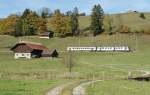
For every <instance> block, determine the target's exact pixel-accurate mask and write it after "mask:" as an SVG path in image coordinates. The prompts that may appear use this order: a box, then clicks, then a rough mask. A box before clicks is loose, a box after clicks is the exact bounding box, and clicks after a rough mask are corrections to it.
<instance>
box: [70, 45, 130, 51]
mask: <svg viewBox="0 0 150 95" xmlns="http://www.w3.org/2000/svg"><path fill="white" fill-rule="evenodd" d="M67 50H68V51H97V52H115V51H116V52H129V51H130V48H129V47H128V46H116V47H67Z"/></svg>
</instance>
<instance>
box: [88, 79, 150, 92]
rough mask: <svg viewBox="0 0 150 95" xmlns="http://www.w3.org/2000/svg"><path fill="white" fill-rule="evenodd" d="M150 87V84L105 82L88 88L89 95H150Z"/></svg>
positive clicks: (118, 81)
mask: <svg viewBox="0 0 150 95" xmlns="http://www.w3.org/2000/svg"><path fill="white" fill-rule="evenodd" d="M149 86H150V83H149V82H137V81H126V80H124V81H123V80H121V81H120V80H117V81H116V80H113V81H103V82H99V83H95V84H93V85H90V86H89V87H88V88H87V93H88V94H87V95H148V94H149V93H150V90H149Z"/></svg>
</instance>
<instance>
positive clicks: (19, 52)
mask: <svg viewBox="0 0 150 95" xmlns="http://www.w3.org/2000/svg"><path fill="white" fill-rule="evenodd" d="M11 50H12V51H13V52H14V58H15V59H18V58H27V59H30V58H40V57H58V52H57V50H56V49H53V50H49V49H48V48H47V47H45V46H43V45H42V44H37V43H31V42H20V43H17V44H16V45H15V46H13V47H12V48H11Z"/></svg>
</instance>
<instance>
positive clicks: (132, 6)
mask: <svg viewBox="0 0 150 95" xmlns="http://www.w3.org/2000/svg"><path fill="white" fill-rule="evenodd" d="M98 3H99V4H100V5H101V6H102V8H103V10H104V12H105V13H110V14H111V13H120V12H127V11H129V10H133V11H140V12H150V0H0V18H5V17H7V16H8V15H10V14H13V13H19V12H23V10H24V9H26V8H30V9H32V10H34V11H37V10H39V9H40V8H43V7H48V8H50V9H51V10H52V11H53V10H55V9H60V10H61V11H62V12H66V11H68V10H72V9H73V8H74V7H78V8H79V11H80V12H86V13H87V14H90V13H91V9H92V7H93V5H94V4H98Z"/></svg>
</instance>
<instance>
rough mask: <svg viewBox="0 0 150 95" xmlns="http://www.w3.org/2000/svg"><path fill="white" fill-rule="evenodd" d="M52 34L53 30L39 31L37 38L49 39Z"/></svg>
mask: <svg viewBox="0 0 150 95" xmlns="http://www.w3.org/2000/svg"><path fill="white" fill-rule="evenodd" d="M53 35H54V32H52V31H49V32H43V33H40V34H39V38H42V39H50V38H52V37H53Z"/></svg>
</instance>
